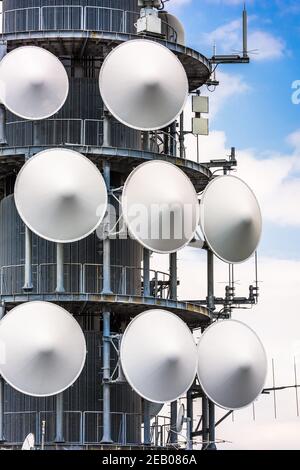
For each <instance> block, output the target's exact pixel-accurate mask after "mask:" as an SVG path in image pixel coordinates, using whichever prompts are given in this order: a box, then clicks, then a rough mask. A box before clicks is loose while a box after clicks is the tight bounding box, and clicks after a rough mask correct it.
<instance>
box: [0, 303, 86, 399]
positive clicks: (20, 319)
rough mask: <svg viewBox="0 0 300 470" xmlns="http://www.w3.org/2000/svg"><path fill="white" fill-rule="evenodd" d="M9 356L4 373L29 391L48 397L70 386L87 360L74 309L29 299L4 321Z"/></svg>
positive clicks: (0, 336)
mask: <svg viewBox="0 0 300 470" xmlns="http://www.w3.org/2000/svg"><path fill="white" fill-rule="evenodd" d="M0 343H1V344H3V347H4V351H5V360H4V361H2V362H1V363H0V373H1V375H2V376H3V378H4V379H5V380H6V382H7V383H9V385H11V386H12V387H13V388H15V389H16V390H18V391H19V392H21V393H24V394H25V395H30V396H36V397H47V396H52V395H57V394H59V393H61V392H63V391H64V390H66V389H67V388H69V387H70V386H71V385H72V384H73V383H74V382H75V381H76V380H77V378H78V377H79V375H80V374H81V371H82V369H83V367H84V364H85V360H86V342H85V338H84V334H83V332H82V329H81V328H80V326H79V324H78V322H77V321H76V320H75V319H74V318H73V317H72V315H71V314H70V313H68V312H67V311H66V310H64V309H63V308H62V307H59V306H58V305H54V304H52V303H48V302H28V303H25V304H22V305H19V306H18V307H15V308H14V309H13V310H11V311H10V312H9V313H8V314H7V315H5V317H4V318H3V319H2V320H1V322H0Z"/></svg>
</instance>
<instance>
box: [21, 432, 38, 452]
mask: <svg viewBox="0 0 300 470" xmlns="http://www.w3.org/2000/svg"><path fill="white" fill-rule="evenodd" d="M34 446H35V437H34V434H32V433H30V434H28V436H27V437H26V438H25V440H24V442H23V445H22V449H21V450H34Z"/></svg>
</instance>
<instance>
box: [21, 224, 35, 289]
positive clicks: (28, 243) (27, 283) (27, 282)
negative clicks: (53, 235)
mask: <svg viewBox="0 0 300 470" xmlns="http://www.w3.org/2000/svg"><path fill="white" fill-rule="evenodd" d="M32 289H33V284H32V232H31V230H30V229H29V228H28V227H27V226H25V272H24V286H23V290H24V291H25V292H31V291H32Z"/></svg>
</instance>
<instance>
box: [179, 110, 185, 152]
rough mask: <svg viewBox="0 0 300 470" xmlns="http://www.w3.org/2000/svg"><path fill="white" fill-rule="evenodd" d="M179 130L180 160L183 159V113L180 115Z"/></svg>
mask: <svg viewBox="0 0 300 470" xmlns="http://www.w3.org/2000/svg"><path fill="white" fill-rule="evenodd" d="M179 122H180V124H179V126H180V129H179V150H180V158H184V150H185V149H184V113H183V112H182V113H181V114H180V121H179Z"/></svg>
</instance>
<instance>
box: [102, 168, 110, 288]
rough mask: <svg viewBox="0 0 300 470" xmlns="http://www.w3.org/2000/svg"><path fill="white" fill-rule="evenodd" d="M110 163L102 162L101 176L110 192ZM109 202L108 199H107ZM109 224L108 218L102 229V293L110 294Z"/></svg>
mask: <svg viewBox="0 0 300 470" xmlns="http://www.w3.org/2000/svg"><path fill="white" fill-rule="evenodd" d="M110 176H111V175H110V164H109V163H108V162H105V163H104V164H103V177H104V180H105V183H106V187H107V192H108V194H109V193H110V188H111V186H110ZM108 203H109V201H108ZM109 226H110V221H109V220H108V222H107V224H106V227H105V229H104V240H103V288H102V294H112V290H111V268H110V239H109Z"/></svg>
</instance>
